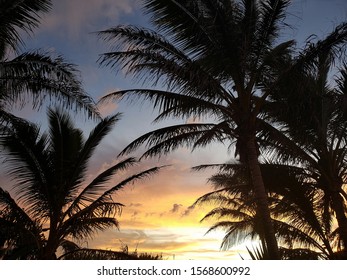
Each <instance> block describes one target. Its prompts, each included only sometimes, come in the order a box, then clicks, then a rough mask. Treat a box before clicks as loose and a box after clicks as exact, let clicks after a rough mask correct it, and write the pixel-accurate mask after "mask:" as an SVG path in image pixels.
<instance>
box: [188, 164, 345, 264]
mask: <svg viewBox="0 0 347 280" xmlns="http://www.w3.org/2000/svg"><path fill="white" fill-rule="evenodd" d="M206 168H218V169H219V172H218V173H216V174H215V175H213V176H212V177H211V178H210V179H209V181H210V183H211V184H212V185H213V186H214V188H215V190H214V191H212V192H210V193H207V194H205V195H203V196H201V197H200V198H198V199H197V201H196V202H195V204H194V206H198V205H205V204H212V205H215V206H216V208H214V209H212V210H211V211H210V212H208V213H207V214H206V215H205V216H204V217H203V219H202V220H201V221H202V222H203V221H207V220H217V222H215V224H214V225H213V226H212V227H211V228H210V229H209V231H208V232H211V231H213V230H217V229H222V230H224V231H225V232H226V234H225V237H224V239H223V241H222V244H221V249H223V250H227V249H229V248H231V247H232V246H234V245H236V244H242V243H244V242H245V241H259V242H260V244H259V246H260V247H256V248H254V250H253V251H254V252H253V254H250V255H251V256H252V255H253V256H254V255H259V254H258V253H260V252H261V253H262V254H260V255H262V256H263V257H262V258H263V259H269V258H270V256H269V254H268V250H267V247H266V243H265V242H264V236H263V229H262V227H261V224H260V223H261V220H260V219H259V217H258V215H257V211H256V209H257V208H256V204H255V197H254V193H253V191H252V188H251V186H250V182H249V177H248V172H247V167H246V166H244V165H240V164H231V163H229V164H223V165H205V166H198V167H196V168H195V169H196V170H199V171H203V170H205V169H206ZM261 171H262V175H263V179H264V183H265V186H266V188H267V191H268V192H269V205H270V211H271V217H272V220H273V224H274V227H275V232H276V238H277V240H278V242H279V245H280V254H281V259H303V258H305V259H337V258H341V253H342V252H341V248H339V246H338V245H337V244H338V243H336V242H335V234H334V233H333V231H332V227H331V225H327V224H326V223H325V221H324V218H323V217H322V209H321V207H320V204H321V200H322V195H321V192H320V190H317V189H316V188H314V187H312V185H311V183H310V181H309V180H307V179H308V178H307V173H306V171H305V169H304V168H299V167H296V166H290V165H284V164H278V163H277V164H274V163H264V164H261ZM208 232H207V233H208ZM248 250H250V249H249V248H248Z"/></svg>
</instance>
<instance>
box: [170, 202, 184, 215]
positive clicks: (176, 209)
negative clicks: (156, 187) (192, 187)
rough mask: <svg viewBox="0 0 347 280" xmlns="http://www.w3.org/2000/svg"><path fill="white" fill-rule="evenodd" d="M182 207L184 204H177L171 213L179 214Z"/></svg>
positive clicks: (173, 206)
mask: <svg viewBox="0 0 347 280" xmlns="http://www.w3.org/2000/svg"><path fill="white" fill-rule="evenodd" d="M182 206H183V205H182V204H178V203H175V204H174V205H172V209H171V210H170V212H171V213H177V212H178V211H179V210H180V209H181V207H182Z"/></svg>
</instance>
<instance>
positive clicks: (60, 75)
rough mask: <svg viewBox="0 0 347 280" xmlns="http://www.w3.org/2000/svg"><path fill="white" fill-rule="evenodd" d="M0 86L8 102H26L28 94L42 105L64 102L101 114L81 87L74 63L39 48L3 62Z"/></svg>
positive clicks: (70, 106) (36, 104)
mask: <svg viewBox="0 0 347 280" xmlns="http://www.w3.org/2000/svg"><path fill="white" fill-rule="evenodd" d="M0 86H1V88H2V89H3V90H2V91H3V92H4V94H5V95H6V99H4V98H2V99H4V100H5V101H6V103H7V105H6V106H8V105H13V104H14V103H15V102H17V101H20V102H22V104H24V103H25V101H26V99H25V96H26V95H25V93H26V94H30V96H31V97H32V100H33V105H34V108H35V107H39V106H41V105H42V103H43V101H44V100H45V99H46V95H47V93H48V94H49V96H50V97H51V98H53V97H54V99H55V100H57V101H59V102H62V103H63V104H64V105H65V106H67V107H69V108H75V109H76V110H78V109H84V110H86V111H87V112H88V115H89V116H92V117H94V118H97V117H99V113H98V112H97V111H96V109H95V106H94V101H93V100H92V99H91V97H90V96H88V95H87V94H86V93H85V92H84V90H83V89H82V86H81V83H80V81H79V78H78V71H77V69H76V67H75V65H73V64H70V63H67V62H66V61H64V59H63V58H62V57H61V56H58V57H56V58H53V57H51V56H49V55H48V54H45V53H42V52H39V51H36V52H27V53H24V54H21V55H19V56H18V57H16V58H14V59H13V60H10V61H2V62H0Z"/></svg>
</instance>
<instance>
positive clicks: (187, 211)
mask: <svg viewBox="0 0 347 280" xmlns="http://www.w3.org/2000/svg"><path fill="white" fill-rule="evenodd" d="M194 209H195V206H194V205H191V206H189V207H187V209H186V210H185V211H184V212H183V214H182V216H189V215H190V213H191V212H192V211H193V210H194Z"/></svg>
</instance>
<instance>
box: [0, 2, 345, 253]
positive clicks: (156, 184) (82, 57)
mask: <svg viewBox="0 0 347 280" xmlns="http://www.w3.org/2000/svg"><path fill="white" fill-rule="evenodd" d="M140 2H141V1H139V0H138V1H135V0H88V1H85V0H59V1H58V0H55V1H53V3H54V5H53V8H52V11H51V12H50V13H49V14H47V15H44V16H43V18H42V20H41V25H40V27H39V28H37V29H36V30H35V31H34V34H32V35H31V36H30V37H27V38H25V41H26V46H25V48H24V49H23V51H24V50H35V49H41V50H44V51H47V52H49V53H51V54H52V55H57V54H60V55H62V56H63V57H64V58H65V59H66V60H67V61H69V62H71V63H74V64H76V65H77V67H78V69H79V70H80V72H81V78H82V81H83V86H84V88H85V90H86V91H87V92H88V93H89V94H90V95H91V96H92V97H93V98H94V100H95V101H97V100H98V99H99V98H100V97H102V96H103V95H105V94H106V93H108V92H111V91H114V90H117V89H126V88H131V87H134V86H135V84H133V80H132V79H131V77H125V76H124V75H123V73H122V72H119V73H116V72H115V71H113V70H110V69H109V68H106V67H100V66H99V65H98V63H97V60H98V58H99V55H100V54H101V53H103V52H105V51H107V50H108V48H107V46H106V44H105V43H104V42H102V41H100V40H98V38H97V36H96V34H95V32H97V31H101V30H104V29H107V28H110V27H112V26H116V25H118V24H135V25H139V26H148V19H147V18H146V16H145V15H144V14H143V13H142V11H141V9H140ZM288 20H289V21H290V23H291V24H292V26H293V28H290V29H288V30H285V31H284V39H285V37H287V39H289V38H295V39H296V40H297V41H298V47H300V46H303V45H304V43H305V39H306V38H308V37H309V36H310V35H311V34H315V35H316V36H318V38H322V37H323V36H324V35H326V34H327V33H328V32H329V31H331V30H332V29H333V27H334V26H336V25H337V24H338V23H340V22H342V21H343V20H347V1H346V0H296V1H293V4H292V5H291V6H290V8H289V18H288ZM100 110H101V112H102V114H103V115H104V116H106V115H108V114H114V113H117V112H122V113H123V115H122V118H121V120H120V121H119V123H118V124H117V125H116V127H115V129H114V130H113V131H112V132H111V133H110V134H109V135H108V136H107V137H106V138H105V141H104V142H102V143H101V145H100V147H99V148H98V149H97V150H96V152H95V155H94V157H93V159H92V160H91V163H90V172H89V178H87V180H88V179H91V178H93V176H95V175H96V174H98V173H99V172H101V171H102V170H105V169H106V168H107V167H108V166H110V165H112V163H115V162H116V161H117V160H119V159H117V155H118V153H119V152H120V151H121V150H122V149H123V148H124V147H125V146H126V145H127V144H129V143H130V142H131V141H132V140H134V139H135V138H136V137H139V136H141V135H142V134H143V133H146V132H148V131H150V130H153V129H155V128H156V127H158V126H163V125H164V124H159V125H158V124H157V125H154V124H152V120H153V119H154V118H155V112H153V110H152V108H151V106H150V105H149V104H142V105H140V104H132V105H129V104H127V103H123V102H122V103H118V104H114V103H110V104H106V105H103V106H102V107H100ZM18 114H19V115H21V116H23V117H26V118H28V119H31V120H33V121H36V122H40V123H43V126H44V121H43V120H44V117H43V115H44V114H45V109H44V108H43V109H42V110H41V111H39V112H36V111H32V110H31V108H30V107H28V108H27V107H25V108H24V109H23V110H20V111H18ZM187 121H189V120H187ZM79 124H80V125H81V126H80V127H81V128H82V127H83V128H84V130H85V132H86V134H87V133H88V131H89V130H90V129H91V127H93V126H94V125H95V123H93V122H92V121H85V120H82V119H81V120H79ZM140 155H141V150H140V151H138V152H135V153H134V154H131V156H140ZM231 159H233V154H232V153H230V152H228V151H227V147H225V146H222V145H217V144H214V145H211V146H208V147H207V148H205V149H202V150H198V151H194V152H191V151H189V150H187V149H183V148H182V149H179V150H177V151H176V152H174V153H171V154H170V155H168V156H163V157H161V158H159V159H158V158H155V159H150V160H144V161H143V162H142V163H141V164H139V166H137V167H136V168H134V169H132V170H129V171H130V173H135V172H137V171H139V170H143V169H145V168H149V167H152V166H158V165H169V166H168V167H166V168H164V169H163V170H162V171H161V172H160V173H159V174H157V175H155V176H153V177H151V178H150V179H147V180H146V181H144V182H141V183H136V184H135V185H131V186H127V187H125V188H124V189H123V190H121V191H120V192H118V193H117V195H116V196H115V198H116V199H117V201H119V202H121V203H123V204H125V207H124V209H123V212H122V215H121V216H120V217H118V219H119V222H120V230H108V231H105V232H102V233H100V234H98V235H97V236H95V238H94V239H92V240H87V241H86V242H83V243H81V245H82V246H88V247H90V248H103V249H113V250H118V249H119V248H120V246H122V245H127V246H128V247H129V249H130V251H133V250H136V249H137V250H138V251H139V252H152V253H159V254H162V255H163V257H164V258H166V259H226V258H229V259H240V254H241V255H243V256H244V257H247V255H246V253H245V252H244V250H245V249H246V248H245V246H246V245H245V244H241V245H240V246H238V247H235V248H231V249H230V250H228V251H220V249H219V248H220V243H221V240H222V237H223V232H213V233H211V234H207V235H205V233H206V231H207V230H208V228H209V226H211V225H212V222H213V221H211V223H206V222H205V223H200V222H199V221H200V219H201V218H202V217H203V216H204V215H205V214H206V213H207V211H208V210H209V209H211V208H208V207H205V208H202V207H199V208H193V207H191V205H192V204H193V203H194V201H195V200H196V199H197V198H198V197H199V196H201V195H203V194H205V193H207V192H209V191H211V186H210V185H209V184H208V183H207V179H208V177H209V176H210V175H211V174H212V172H209V173H208V172H192V171H191V167H193V166H196V165H199V164H207V163H224V162H226V161H227V160H231ZM0 172H1V171H0ZM115 180H117V178H115ZM118 180H119V179H118ZM0 181H2V182H1V183H2V184H10V183H9V182H8V181H7V179H6V178H5V177H4V172H3V171H2V174H1V178H0Z"/></svg>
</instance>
